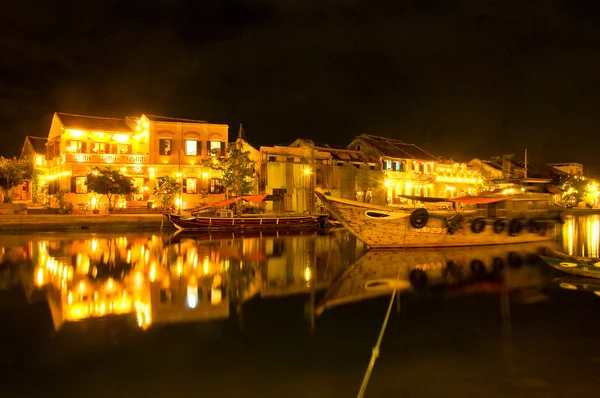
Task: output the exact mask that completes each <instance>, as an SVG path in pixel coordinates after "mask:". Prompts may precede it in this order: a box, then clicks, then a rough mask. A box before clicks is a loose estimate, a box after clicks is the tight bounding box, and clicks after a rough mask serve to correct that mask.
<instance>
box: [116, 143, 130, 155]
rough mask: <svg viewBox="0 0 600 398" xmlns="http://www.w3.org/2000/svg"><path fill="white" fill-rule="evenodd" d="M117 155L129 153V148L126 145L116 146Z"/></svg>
mask: <svg viewBox="0 0 600 398" xmlns="http://www.w3.org/2000/svg"><path fill="white" fill-rule="evenodd" d="M117 153H131V146H130V145H127V144H117Z"/></svg>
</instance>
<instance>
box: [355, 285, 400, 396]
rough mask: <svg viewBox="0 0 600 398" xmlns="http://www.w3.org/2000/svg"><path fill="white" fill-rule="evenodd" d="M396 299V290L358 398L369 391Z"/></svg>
mask: <svg viewBox="0 0 600 398" xmlns="http://www.w3.org/2000/svg"><path fill="white" fill-rule="evenodd" d="M395 297H396V289H394V292H393V293H392V298H391V300H390V305H389V306H388V310H387V314H386V315H385V319H384V320H383V325H382V326H381V331H380V332H379V338H377V343H376V344H375V347H373V353H372V354H371V360H370V361H369V366H368V367H367V372H366V373H365V377H364V378H363V381H362V384H361V386H360V390H359V391H358V396H357V397H358V398H362V397H364V395H365V391H366V390H367V385H368V384H369V378H370V377H371V373H372V372H373V367H374V366H375V360H377V357H379V347H380V346H381V340H383V334H384V333H385V328H386V326H387V323H388V319H389V318H390V313H391V312H392V307H393V306H394V298H395Z"/></svg>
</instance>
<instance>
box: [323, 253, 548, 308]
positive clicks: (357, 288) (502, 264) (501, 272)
mask: <svg viewBox="0 0 600 398" xmlns="http://www.w3.org/2000/svg"><path fill="white" fill-rule="evenodd" d="M557 248H558V245H557V244H556V243H555V242H547V243H522V244H514V245H498V246H487V247H468V248H451V249H443V250H442V249H433V250H432V249H410V250H382V251H369V252H367V253H365V254H364V255H363V256H362V257H360V258H359V259H358V261H357V262H356V263H355V264H353V265H352V266H351V267H349V268H348V269H347V270H346V271H345V273H344V274H343V275H342V276H341V277H340V278H339V279H338V280H337V281H335V282H334V283H333V284H332V286H331V287H330V289H329V290H328V291H327V293H326V295H325V297H324V298H323V301H322V302H321V303H320V304H319V306H318V308H317V313H318V314H321V313H323V311H324V310H325V309H327V308H332V307H335V306H338V305H341V304H348V303H356V302H359V301H363V300H368V299H372V298H376V297H380V296H387V295H390V294H391V293H392V292H393V291H394V290H395V291H397V292H407V291H415V292H417V293H418V292H422V291H424V290H426V289H432V288H438V287H443V288H445V290H444V292H445V294H449V295H455V294H457V292H461V293H475V292H482V291H487V292H500V291H502V290H505V289H507V290H514V289H524V288H532V287H540V286H542V285H543V284H544V283H545V282H546V275H544V274H543V273H544V271H549V269H545V268H544V267H543V265H542V264H540V259H539V257H538V254H542V253H545V252H548V251H549V250H555V249H557ZM533 266H536V267H533ZM546 273H547V272H546ZM448 288H450V289H448ZM457 288H460V289H457Z"/></svg>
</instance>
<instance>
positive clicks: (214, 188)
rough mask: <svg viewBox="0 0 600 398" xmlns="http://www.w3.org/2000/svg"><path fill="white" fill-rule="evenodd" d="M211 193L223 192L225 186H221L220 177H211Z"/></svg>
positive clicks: (209, 188) (209, 189)
mask: <svg viewBox="0 0 600 398" xmlns="http://www.w3.org/2000/svg"><path fill="white" fill-rule="evenodd" d="M208 192H209V193H223V187H222V186H221V179H220V178H211V179H210V186H209V187H208Z"/></svg>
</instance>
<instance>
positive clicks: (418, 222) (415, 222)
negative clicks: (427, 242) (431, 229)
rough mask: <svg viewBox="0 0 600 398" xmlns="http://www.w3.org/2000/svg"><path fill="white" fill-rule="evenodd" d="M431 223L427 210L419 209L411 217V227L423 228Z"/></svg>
mask: <svg viewBox="0 0 600 398" xmlns="http://www.w3.org/2000/svg"><path fill="white" fill-rule="evenodd" d="M427 222H429V212H428V211H427V210H426V209H417V210H415V211H413V212H412V213H411V215H410V225H412V226H413V227H414V228H423V227H424V226H426V225H427Z"/></svg>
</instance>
